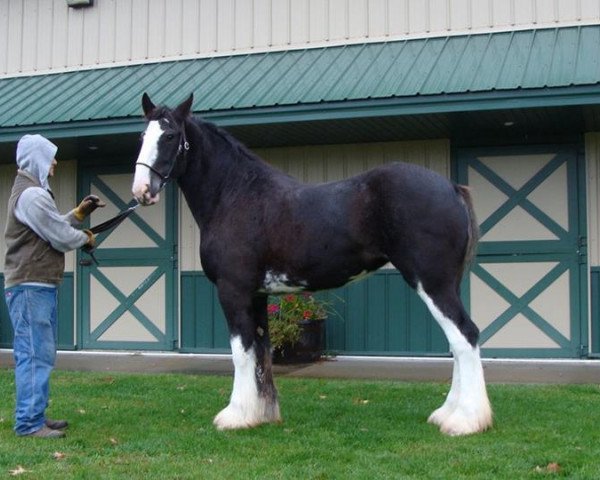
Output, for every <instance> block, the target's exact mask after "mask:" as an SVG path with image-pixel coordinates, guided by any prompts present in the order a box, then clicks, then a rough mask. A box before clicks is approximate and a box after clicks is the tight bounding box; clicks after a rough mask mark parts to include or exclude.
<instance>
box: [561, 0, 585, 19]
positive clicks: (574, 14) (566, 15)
mask: <svg viewBox="0 0 600 480" xmlns="http://www.w3.org/2000/svg"><path fill="white" fill-rule="evenodd" d="M557 13H558V15H557V19H558V18H560V19H561V20H565V21H575V20H579V18H580V17H581V0H558V12H557Z"/></svg>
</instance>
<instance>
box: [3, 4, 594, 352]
mask: <svg viewBox="0 0 600 480" xmlns="http://www.w3.org/2000/svg"><path fill="white" fill-rule="evenodd" d="M143 92H148V93H149V94H150V96H151V97H152V99H153V100H154V101H155V102H156V103H166V104H168V105H171V106H174V105H176V104H178V103H179V102H180V101H181V100H183V99H184V98H186V97H187V96H188V95H189V94H190V93H192V92H193V93H194V98H195V101H194V106H193V109H194V112H195V114H197V115H200V116H202V117H203V118H205V119H207V120H209V121H211V122H214V123H216V124H217V125H219V126H221V127H223V128H226V129H227V130H228V131H229V132H231V133H232V134H233V135H234V136H235V137H237V138H238V139H240V140H241V141H242V142H244V143H245V144H246V145H248V146H249V147H250V148H252V149H253V150H254V151H255V152H256V153H258V154H259V155H260V156H262V157H263V158H264V159H265V160H267V161H268V162H270V163H271V164H273V165H275V166H277V167H278V168H280V169H282V170H284V171H286V172H288V173H290V174H291V175H294V176H296V177H298V178H300V179H302V180H304V181H306V182H325V181H332V180H336V179H341V178H345V177H347V176H350V175H353V174H356V173H359V172H363V171H365V170H366V169H368V168H370V167H373V166H376V165H381V164H384V163H386V162H392V161H395V160H402V161H406V162H413V163H417V164H420V165H424V166H426V167H428V168H431V169H433V170H435V171H437V172H440V173H442V174H443V175H445V176H447V177H449V178H451V179H453V180H455V181H457V182H459V183H462V184H466V185H469V186H470V187H471V188H472V191H473V195H474V200H475V206H476V213H477V216H478V219H479V222H480V228H481V242H480V245H479V250H478V255H477V258H476V261H475V263H474V265H473V267H472V270H471V272H470V273H469V274H468V275H467V276H466V278H465V279H464V283H463V288H462V295H463V296H464V299H465V301H466V305H467V306H468V308H469V309H470V313H471V315H472V317H473V319H474V320H475V322H476V323H477V324H478V326H479V327H480V329H481V332H482V333H481V344H482V354H483V356H484V357H525V358H534V357H546V358H548V357H553V358H582V357H584V358H587V357H593V356H594V355H597V354H598V353H600V304H599V302H600V299H599V296H600V242H599V241H600V224H599V215H598V214H599V212H598V210H599V201H600V198H599V196H600V182H599V180H600V0H168V1H167V0H118V1H117V0H93V1H92V0H4V1H2V2H0V225H1V226H2V228H4V224H5V221H6V208H7V200H8V196H9V192H10V188H11V185H12V181H13V178H14V174H15V164H14V152H15V145H16V142H17V140H18V139H19V138H20V137H21V136H22V135H23V134H25V133H40V134H43V135H45V136H47V137H48V138H50V139H51V140H52V141H53V142H55V143H56V144H57V145H58V146H59V151H58V156H57V158H58V160H59V166H58V173H57V176H56V177H55V179H53V180H55V181H54V183H52V187H53V191H54V193H55V195H56V197H57V200H58V204H59V208H61V210H62V211H67V210H68V209H70V208H72V207H73V206H75V205H76V203H77V201H78V200H79V199H81V198H82V197H84V196H85V195H87V194H89V193H94V194H97V195H99V196H100V197H102V198H103V199H105V200H106V202H107V204H108V206H107V207H106V208H105V209H103V210H98V211H97V212H95V213H94V214H93V216H92V218H91V223H92V224H97V223H100V222H101V221H103V220H106V219H108V218H110V217H112V216H114V215H115V214H116V213H117V212H118V211H120V210H122V209H124V208H125V207H126V206H127V205H128V204H130V202H131V201H132V198H131V192H130V190H131V188H130V187H131V181H132V172H133V168H134V167H133V164H134V161H135V158H136V155H137V149H138V147H139V135H140V132H141V131H142V130H143V128H144V122H143V119H142V115H141V104H140V100H141V96H142V93H143ZM199 239H200V234H199V232H198V228H197V227H196V225H195V223H194V221H193V219H192V217H191V215H190V212H189V210H188V208H187V206H186V204H185V201H184V199H183V197H182V196H181V195H180V193H179V191H178V190H177V187H176V185H172V184H171V185H169V186H168V188H167V190H166V192H165V193H164V197H163V199H162V200H161V202H160V203H159V204H158V205H157V206H154V207H151V208H143V209H138V210H137V211H136V213H135V214H134V215H132V216H131V217H129V218H128V219H127V220H126V222H125V223H123V224H122V225H121V226H120V227H119V228H118V229H116V230H115V231H114V232H113V233H112V234H111V235H110V236H108V237H106V238H104V239H102V241H101V243H100V246H99V249H98V252H97V257H98V259H99V261H100V265H99V266H96V265H94V264H93V263H91V262H90V261H89V258H88V257H87V256H86V255H85V254H83V253H81V252H74V253H70V254H68V256H67V269H66V276H65V281H64V283H63V284H62V286H61V288H60V314H59V343H60V348H61V349H71V350H91V349H93V350H101V349H124V350H136V351H138V350H139V351H145V350H161V351H176V352H182V353H183V352H226V351H228V349H229V342H228V336H227V330H226V323H225V320H224V318H223V314H222V311H221V309H220V307H219V305H218V301H217V299H216V295H215V290H214V288H213V286H212V285H211V284H210V283H209V282H208V280H207V279H206V277H205V276H204V274H203V271H202V265H201V263H200V259H199V256H198V249H199ZM240 241H243V239H240ZM0 255H1V256H2V257H3V255H4V244H3V240H0ZM0 268H2V266H1V265H0ZM1 279H2V276H1V271H0V281H1ZM325 295H326V296H327V297H328V298H329V299H330V300H331V301H332V302H334V304H335V308H336V310H337V313H338V314H337V315H334V316H332V317H330V318H329V319H328V320H327V349H328V351H330V352H332V353H338V354H347V355H397V356H401V355H412V356H415V355H416V356H432V355H442V356H443V355H448V345H447V343H446V342H445V340H444V338H443V334H442V332H441V330H440V328H439V327H438V326H437V324H435V322H434V321H433V319H432V318H431V317H430V316H429V314H428V313H427V311H426V308H425V306H424V305H422V304H421V302H420V300H419V299H418V297H417V296H416V295H415V294H414V292H412V291H411V290H410V289H409V288H408V287H407V286H406V284H405V283H404V281H403V280H402V278H401V276H400V275H399V273H398V272H397V271H396V270H394V269H382V270H381V271H379V272H377V273H376V274H374V275H372V276H371V277H369V278H368V279H366V280H363V281H362V282H359V283H355V284H352V285H349V286H347V287H345V288H341V289H339V290H336V291H334V292H328V293H326V294H325ZM11 342H12V332H11V327H10V321H9V320H8V317H7V312H6V308H5V305H4V304H1V305H0V346H2V347H10V346H11Z"/></svg>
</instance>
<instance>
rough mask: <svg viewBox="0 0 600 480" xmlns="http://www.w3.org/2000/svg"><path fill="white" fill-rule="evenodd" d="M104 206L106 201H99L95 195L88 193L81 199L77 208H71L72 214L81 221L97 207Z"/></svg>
mask: <svg viewBox="0 0 600 480" xmlns="http://www.w3.org/2000/svg"><path fill="white" fill-rule="evenodd" d="M105 206H106V203H104V202H103V201H101V200H100V199H99V198H98V197H97V196H96V195H88V196H87V197H85V198H84V199H83V200H82V201H81V203H80V204H79V205H78V206H77V208H76V209H75V210H73V215H75V218H76V219H77V220H79V221H80V222H82V221H83V219H84V218H85V217H87V216H88V215H90V214H91V213H92V212H93V211H94V210H96V209H97V208H98V207H105Z"/></svg>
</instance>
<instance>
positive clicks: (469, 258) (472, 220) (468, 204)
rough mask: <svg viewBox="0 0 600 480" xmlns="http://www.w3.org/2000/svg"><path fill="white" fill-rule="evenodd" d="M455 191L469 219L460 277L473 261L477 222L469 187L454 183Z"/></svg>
mask: <svg viewBox="0 0 600 480" xmlns="http://www.w3.org/2000/svg"><path fill="white" fill-rule="evenodd" d="M456 191H457V193H458V194H459V195H460V197H461V198H462V201H463V203H464V205H465V208H466V210H467V217H468V219H469V225H468V240H467V247H466V248H465V256H464V259H463V265H462V269H461V272H460V278H462V275H463V274H464V272H465V271H466V270H468V269H469V267H470V266H471V263H472V262H473V259H474V258H475V254H476V252H477V242H478V241H479V224H478V223H477V217H476V216H475V210H474V209H473V197H472V196H471V189H470V188H469V187H466V186H464V185H456Z"/></svg>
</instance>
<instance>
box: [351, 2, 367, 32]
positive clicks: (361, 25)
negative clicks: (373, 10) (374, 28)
mask: <svg viewBox="0 0 600 480" xmlns="http://www.w3.org/2000/svg"><path fill="white" fill-rule="evenodd" d="M368 36H369V2H368V0H348V37H349V38H359V37H368Z"/></svg>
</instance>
